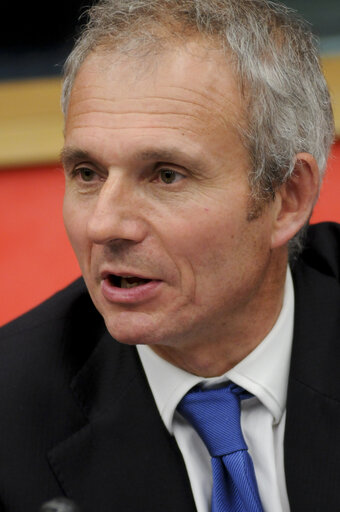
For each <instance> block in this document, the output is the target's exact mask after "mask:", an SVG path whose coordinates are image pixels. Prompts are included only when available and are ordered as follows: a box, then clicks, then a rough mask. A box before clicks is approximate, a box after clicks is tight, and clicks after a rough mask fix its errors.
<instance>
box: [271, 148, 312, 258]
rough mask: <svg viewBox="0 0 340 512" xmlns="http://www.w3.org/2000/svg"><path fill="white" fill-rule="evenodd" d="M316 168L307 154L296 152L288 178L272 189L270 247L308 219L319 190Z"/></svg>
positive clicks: (280, 241) (290, 236) (288, 236)
mask: <svg viewBox="0 0 340 512" xmlns="http://www.w3.org/2000/svg"><path fill="white" fill-rule="evenodd" d="M319 184H320V176H319V168H318V165H317V163H316V160H315V158H314V157H313V156H312V155H311V154H309V153H299V154H298V155H296V158H295V167H294V171H293V173H292V176H291V177H290V179H289V180H288V181H287V182H286V183H284V184H283V185H282V186H281V187H280V188H279V189H278V190H277V192H276V196H275V203H276V211H275V219H274V229H273V232H272V248H273V249H274V248H277V247H281V246H283V245H285V244H287V242H288V241H289V240H290V239H291V238H293V236H294V235H295V234H296V233H297V232H298V231H299V230H300V229H301V228H302V227H303V226H304V224H306V222H307V221H308V220H309V218H310V216H311V214H312V210H313V207H314V204H315V202H316V200H317V197H318V193H319Z"/></svg>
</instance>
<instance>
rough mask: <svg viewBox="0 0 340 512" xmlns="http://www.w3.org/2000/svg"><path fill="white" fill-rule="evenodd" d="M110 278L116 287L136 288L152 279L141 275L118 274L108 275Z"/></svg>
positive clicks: (112, 284)
mask: <svg viewBox="0 0 340 512" xmlns="http://www.w3.org/2000/svg"><path fill="white" fill-rule="evenodd" d="M108 280H109V282H110V284H111V286H115V287H116V288H134V287H136V286H141V285H143V284H147V283H149V282H150V281H151V279H142V278H141V277H135V276H116V275H114V274H110V275H109V276H108Z"/></svg>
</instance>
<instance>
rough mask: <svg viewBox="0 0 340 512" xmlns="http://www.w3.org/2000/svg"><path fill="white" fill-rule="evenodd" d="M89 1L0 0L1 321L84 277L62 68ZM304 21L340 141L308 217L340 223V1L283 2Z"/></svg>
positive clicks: (303, 0)
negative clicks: (71, 196) (70, 199)
mask: <svg viewBox="0 0 340 512" xmlns="http://www.w3.org/2000/svg"><path fill="white" fill-rule="evenodd" d="M90 3H91V2H89V1H84V0H59V1H58V2H56V3H55V4H54V3H52V4H51V3H45V6H44V4H42V5H43V7H42V6H41V4H40V3H39V2H22V3H21V2H20V4H19V3H18V2H17V3H15V2H12V3H11V2H8V1H5V2H3V4H4V5H2V7H1V30H0V294H1V295H0V305H1V307H0V325H1V324H3V323H5V322H7V321H9V320H11V319H13V318H14V317H16V316H18V315H19V314H21V313H23V312H25V311H27V310H28V309H30V308H31V307H33V306H34V305H36V304H38V303H39V302H41V301H42V300H44V299H45V298H47V297H48V296H49V295H51V294H52V293H54V292H55V291H57V290H58V289H60V288H62V287H63V286H65V285H67V284H68V283H70V282H71V281H72V280H73V279H75V278H76V277H78V276H79V275H80V270H79V267H78V264H77V262H76V259H75V257H74V255H73V252H72V249H71V247H70V245H69V242H68V240H67V237H66V233H65V230H64V227H63V222H62V198H63V192H64V179H63V173H62V169H61V167H60V164H59V153H60V150H61V147H62V144H63V139H62V124H63V121H62V116H61V112H60V102H59V97H60V89H61V72H62V66H63V63H64V60H65V58H66V56H67V54H68V52H69V51H70V49H71V48H72V45H73V41H74V37H75V35H76V34H77V31H78V28H79V26H80V25H81V24H82V22H83V20H82V19H81V16H82V13H83V12H84V9H85V7H86V6H88V5H89V4H90ZM285 3H286V4H287V5H289V6H290V7H292V8H294V9H296V10H298V11H299V12H300V13H301V14H302V15H303V16H304V17H305V18H306V19H307V20H308V21H309V22H310V23H311V26H312V29H313V31H314V33H315V35H316V36H317V37H318V38H319V40H320V52H321V55H322V64H323V67H324V71H325V75H326V79H327V81H328V84H329V87H330V91H331V95H332V102H333V108H334V113H335V119H336V130H337V140H336V142H335V144H334V147H333V152H332V155H331V158H330V161H329V166H328V172H327V175H326V178H325V182H324V185H323V188H322V191H321V196H320V200H319V202H318V204H317V206H316V208H315V211H314V215H313V218H312V221H313V222H317V221H323V220H337V221H340V201H339V196H340V1H339V0H323V2H320V0H288V1H286V2H285Z"/></svg>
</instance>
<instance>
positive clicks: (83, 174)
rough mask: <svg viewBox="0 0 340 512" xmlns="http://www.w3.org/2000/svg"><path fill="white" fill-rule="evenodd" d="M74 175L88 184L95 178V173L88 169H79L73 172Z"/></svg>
mask: <svg viewBox="0 0 340 512" xmlns="http://www.w3.org/2000/svg"><path fill="white" fill-rule="evenodd" d="M75 174H76V175H77V176H79V177H80V178H81V180H82V181H86V182H90V181H93V180H94V179H95V177H96V173H95V172H94V171H93V170H92V169H89V168H88V167H80V168H78V169H76V170H75Z"/></svg>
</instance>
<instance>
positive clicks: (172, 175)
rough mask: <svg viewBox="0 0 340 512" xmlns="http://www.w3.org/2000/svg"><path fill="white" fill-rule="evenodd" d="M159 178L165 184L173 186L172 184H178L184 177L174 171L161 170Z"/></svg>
mask: <svg viewBox="0 0 340 512" xmlns="http://www.w3.org/2000/svg"><path fill="white" fill-rule="evenodd" d="M159 177H160V179H161V180H162V182H163V183H166V184H167V185H171V183H176V182H177V181H179V180H181V179H182V178H183V177H184V176H183V175H182V174H180V173H179V172H177V171H173V170H172V169H161V170H160V171H159Z"/></svg>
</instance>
